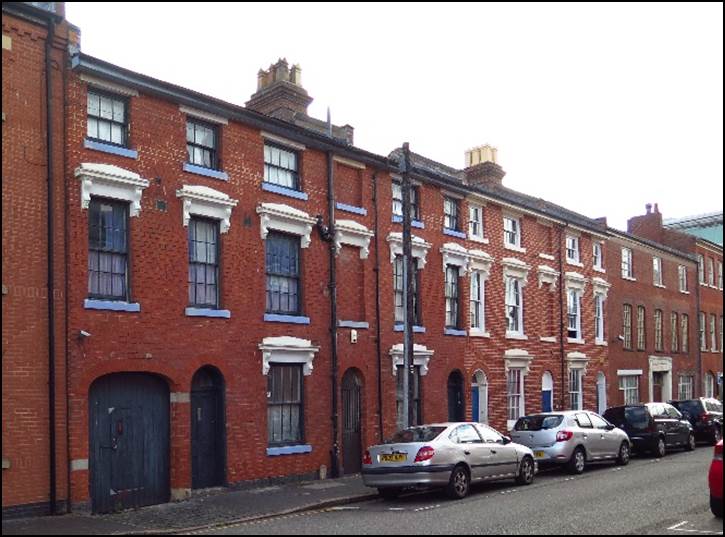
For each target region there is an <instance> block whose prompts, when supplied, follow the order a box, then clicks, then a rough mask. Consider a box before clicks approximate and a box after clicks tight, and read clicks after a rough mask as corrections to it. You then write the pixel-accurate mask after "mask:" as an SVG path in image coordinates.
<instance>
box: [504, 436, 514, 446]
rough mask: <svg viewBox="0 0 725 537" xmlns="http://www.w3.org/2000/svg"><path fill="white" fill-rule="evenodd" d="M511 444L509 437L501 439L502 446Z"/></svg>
mask: <svg viewBox="0 0 725 537" xmlns="http://www.w3.org/2000/svg"><path fill="white" fill-rule="evenodd" d="M511 442H513V440H511V437H510V436H504V437H503V445H504V446H507V445H509V444H510V443H511Z"/></svg>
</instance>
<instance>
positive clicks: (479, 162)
mask: <svg viewBox="0 0 725 537" xmlns="http://www.w3.org/2000/svg"><path fill="white" fill-rule="evenodd" d="M497 158H498V150H497V149H496V148H495V147H492V146H490V145H488V144H486V145H482V146H479V147H474V148H473V149H469V150H468V151H466V170H465V174H466V180H467V181H468V183H469V184H483V185H487V186H494V187H495V186H501V183H502V181H503V177H504V175H506V172H505V171H503V169H502V168H501V166H499V165H498V163H497V162H496V161H497Z"/></svg>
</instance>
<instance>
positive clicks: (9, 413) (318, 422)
mask: <svg viewBox="0 0 725 537" xmlns="http://www.w3.org/2000/svg"><path fill="white" fill-rule="evenodd" d="M34 4H38V5H34ZM62 6H63V5H62V3H43V4H42V5H40V3H12V2H11V3H4V4H3V516H19V515H27V514H32V513H41V512H60V511H62V510H64V509H70V508H71V507H72V508H79V509H91V510H92V511H93V512H98V513H101V512H109V511H115V510H119V509H123V508H128V507H136V506H142V505H149V504H154V503H162V502H167V501H170V500H179V499H183V498H186V497H188V496H189V495H190V494H191V491H192V490H193V489H201V488H207V487H212V486H220V485H232V484H238V483H241V482H245V481H254V480H276V479H283V480H289V479H300V478H313V477H324V476H326V475H333V476H336V475H339V474H341V473H355V472H358V471H359V469H360V461H361V453H362V450H363V449H364V447H365V446H366V445H368V444H371V443H376V442H379V441H380V440H381V439H383V438H385V437H388V436H389V435H391V434H392V433H393V432H394V431H395V430H396V429H397V428H398V427H399V426H401V425H402V423H401V420H400V416H401V408H400V407H401V403H402V377H403V371H402V369H403V326H404V325H403V321H404V315H403V298H402V297H403V290H402V289H403V287H402V286H403V277H402V252H403V236H402V220H403V209H402V207H403V194H402V185H401V176H400V174H399V167H400V160H401V158H402V153H401V150H399V149H396V150H394V151H393V152H392V153H391V154H390V155H387V156H381V155H375V154H372V153H370V152H367V151H365V150H363V149H360V148H357V147H355V146H354V129H353V128H352V127H351V126H350V125H344V126H335V125H328V124H327V123H326V122H323V121H320V120H317V119H315V118H312V117H310V116H309V115H308V114H307V107H308V106H309V104H310V102H311V101H312V98H311V97H310V96H309V95H308V93H307V91H306V90H305V89H304V88H303V87H302V84H301V70H300V68H299V66H295V65H293V66H290V65H289V64H288V63H287V62H286V61H285V60H280V61H278V62H277V63H275V64H274V65H272V66H270V68H269V69H266V70H262V71H260V73H259V74H258V88H257V92H256V93H255V94H254V95H253V96H252V97H251V99H250V100H249V101H248V102H247V103H246V106H238V105H234V104H230V103H227V102H223V101H220V100H218V99H215V98H212V97H209V96H205V95H202V94H200V93H197V92H194V91H192V90H189V89H186V88H182V87H179V86H176V85H173V84H169V83H167V82H164V81H160V80H157V79H154V78H151V77H148V76H145V75H141V74H138V73H135V72H133V71H130V70H127V69H124V68H121V67H118V66H115V65H111V64H109V63H107V62H105V61H103V60H100V59H97V58H93V57H90V56H88V55H85V54H83V53H82V52H80V49H79V39H78V35H79V34H78V31H77V29H75V28H73V27H72V26H70V25H68V23H67V22H66V21H65V20H64V18H63V16H62V13H63V7H62ZM49 30H50V31H52V32H54V34H55V38H54V39H53V40H51V41H48V40H47V38H46V37H45V36H46V35H48V31H49ZM46 43H49V45H47V46H46ZM44 53H46V54H47V53H50V54H51V61H49V62H48V66H49V69H50V72H51V75H52V76H53V86H52V91H49V92H47V93H46V92H44V91H41V89H42V88H43V87H44V86H43V84H44V80H45V79H44V73H45V72H46V71H45V65H46V62H45V56H44ZM39 88H40V89H39ZM48 96H50V99H48V98H47V97H48ZM46 103H51V104H52V106H49V107H47V106H46ZM46 111H47V113H46ZM48 118H50V119H51V121H48ZM48 125H50V128H47V126H48ZM49 135H50V136H49ZM49 141H50V144H49ZM49 148H52V149H53V151H50V150H49ZM29 159H30V160H29ZM29 161H30V162H34V163H35V164H34V165H33V166H29V165H28V162H29ZM497 161H498V157H497V153H496V150H495V149H494V148H492V147H490V146H481V147H476V148H473V149H471V150H469V151H467V152H466V153H465V165H464V167H463V168H462V169H456V168H451V167H449V166H446V165H443V164H441V163H437V162H434V161H431V160H429V159H427V158H425V157H424V156H422V155H417V154H413V155H412V162H411V164H412V166H411V170H410V176H411V178H412V182H413V185H414V186H413V189H412V194H411V218H412V220H413V224H412V228H413V233H412V234H413V237H412V253H413V257H414V258H415V263H414V266H415V300H414V303H415V312H414V327H413V332H414V353H413V368H412V369H413V371H412V373H413V374H412V378H413V387H414V390H413V394H414V397H413V410H414V412H413V417H412V421H413V422H416V423H422V422H432V421H443V420H464V419H473V420H477V421H482V422H487V423H490V424H491V425H492V426H494V427H497V428H499V429H500V430H505V429H509V428H511V427H512V426H513V424H514V423H515V421H516V419H517V418H518V417H519V416H521V415H524V414H526V413H530V412H538V411H541V410H556V409H570V408H571V409H581V408H587V409H594V410H597V409H598V410H603V409H604V408H606V407H607V404H608V403H611V402H613V401H616V402H618V401H619V397H620V395H621V394H622V392H623V391H624V390H625V389H628V386H629V384H627V382H629V381H627V382H625V383H624V388H622V386H623V384H622V382H621V379H622V377H625V376H632V375H619V372H620V370H641V373H640V374H639V375H634V376H637V377H638V380H637V388H638V390H639V391H638V393H637V398H638V400H643V401H644V400H651V399H653V398H658V397H662V398H663V399H665V398H667V397H668V396H670V395H672V394H674V390H675V388H674V387H672V388H671V387H670V386H674V385H675V384H677V385H678V386H680V388H681V389H687V388H686V386H688V382H689V383H690V385H691V390H692V393H693V394H697V393H699V390H700V383H699V379H700V378H701V375H699V373H697V371H698V368H701V367H702V361H701V360H700V355H699V353H695V352H694V349H695V347H697V346H696V345H695V344H694V343H695V341H696V339H695V338H696V335H695V329H696V328H695V327H696V326H697V325H696V324H695V323H696V319H695V317H697V314H696V312H697V311H698V307H697V304H696V302H695V297H696V295H698V293H695V292H692V291H690V292H689V294H688V293H684V292H680V290H679V288H678V282H679V280H678V279H677V278H676V271H677V270H679V267H680V266H684V267H685V269H686V271H687V277H688V278H690V285H692V286H694V285H695V282H694V277H695V274H694V273H695V270H696V269H695V266H696V261H695V258H694V257H692V254H694V253H695V252H694V251H693V252H690V251H687V252H685V253H682V250H681V249H678V248H677V247H674V246H672V245H669V243H668V242H666V241H664V240H659V239H657V238H651V237H650V238H647V239H642V238H637V237H635V235H637V233H636V232H634V231H632V230H630V232H631V233H626V234H625V233H622V232H618V231H616V230H612V229H610V228H607V226H606V224H605V223H604V222H602V221H599V220H593V219H590V218H587V217H585V216H582V215H580V214H578V213H576V212H574V211H571V210H568V209H565V208H563V207H560V206H558V205H555V204H553V203H550V202H547V201H545V200H542V199H539V198H534V197H531V196H527V195H525V194H522V193H519V192H516V191H514V190H512V189H510V188H508V187H507V186H505V185H504V183H503V178H504V175H505V172H504V170H503V169H502V168H501V166H500V165H499V164H498V162H497ZM48 162H51V163H53V165H52V166H48V165H47V163H48ZM51 169H52V171H53V173H52V174H49V170H51ZM47 185H51V192H52V194H53V195H52V196H49V195H48V192H49V190H48V186H47ZM49 223H52V225H49ZM49 230H50V233H52V236H53V237H55V240H53V241H50V243H51V244H52V245H54V248H48V243H49V241H48V240H47V237H48V233H49ZM662 244H668V246H663V245H662ZM624 248H629V249H630V250H631V251H632V256H633V257H632V259H630V263H631V264H633V266H634V267H635V270H636V271H637V272H636V278H640V276H639V271H640V270H642V275H641V281H640V282H639V283H638V284H639V285H641V287H631V284H633V283H634V282H632V281H631V279H632V278H630V279H627V278H622V277H620V274H621V270H622V269H621V267H622V261H621V260H620V258H619V256H620V254H621V251H622V250H623V249H624ZM713 256H714V257H713V262H715V258H716V257H717V256H716V255H715V254H713ZM654 259H659V265H657V264H656V262H655V261H654ZM717 260H719V263H720V265H719V267H720V275H721V274H722V269H721V267H722V264H721V263H722V255H721V250H720V256H719V257H717ZM640 266H641V267H642V268H641V269H640V268H639V267H640ZM647 267H649V268H647ZM655 267H657V268H656V269H655ZM653 270H656V271H659V272H658V273H659V279H658V276H656V275H655V274H652V271H653ZM647 271H649V272H647ZM645 273H646V274H645ZM678 274H679V273H678ZM48 275H50V280H51V281H50V283H51V285H49V282H48ZM633 278H634V277H633ZM719 281H720V282H721V281H722V277H721V276H720V280H719ZM648 282H657V284H649V283H648ZM715 287H717V285H714V286H712V287H711V288H710V289H709V290H711V291H713V292H715V291H716V289H715ZM31 288H32V289H35V290H36V291H37V292H34V293H30V294H29V293H28V292H25V291H24V290H28V289H31ZM650 294H652V295H653V298H652V299H651V300H650V299H649V298H645V297H647V296H649V295H650ZM655 295H656V296H655ZM630 296H631V297H632V298H627V297H630ZM49 297H51V298H54V300H50V301H49ZM615 297H616V300H613V298H615ZM620 297H625V298H626V299H627V300H628V301H629V302H631V305H632V306H633V307H634V308H635V310H634V311H635V314H634V315H636V311H637V310H636V308H637V307H638V306H639V305H640V302H638V301H637V300H635V299H641V301H642V302H643V304H644V305H645V308H646V309H645V323H647V325H648V326H651V327H652V328H650V332H649V333H647V335H646V336H644V337H645V339H646V341H645V346H644V348H643V349H642V352H639V353H634V352H632V353H628V352H625V351H624V350H622V349H621V346H622V345H621V343H620V341H619V336H620V329H619V326H620V325H621V324H622V321H621V320H620V313H619V312H620V311H621V304H619V302H620V301H621V300H625V298H620ZM719 297H720V309H719V310H717V308H715V306H714V305H713V306H712V307H711V310H712V311H710V309H708V310H707V314H708V315H712V314H714V315H715V316H717V315H718V311H719V315H720V318H719V319H720V321H719V322H720V326H722V284H721V283H720V288H719ZM713 302H714V299H713ZM660 304H661V305H660ZM50 311H53V312H54V315H51V316H49V315H48V312H50ZM658 311H659V313H658ZM675 314H676V315H677V316H678V320H677V326H678V327H679V326H680V325H681V324H680V323H681V320H682V318H683V315H687V316H688V319H689V323H690V326H691V328H690V329H689V331H690V335H689V336H688V337H686V338H685V339H686V341H687V342H688V344H689V346H688V350H687V351H685V350H684V349H683V347H682V344H683V342H682V340H680V343H678V346H677V350H673V349H674V348H675V344H674V342H673V341H672V340H671V337H670V336H668V335H667V334H669V333H670V332H669V330H670V327H671V326H674V321H672V322H673V324H672V325H671V324H670V322H671V320H672V319H673V318H674V315H675ZM632 319H633V317H632V316H630V323H631V322H632ZM655 319H657V320H655ZM708 319H709V317H708ZM657 323H659V324H657ZM716 323H717V317H716ZM655 326H657V327H659V328H657V330H655V328H654V327H655ZM720 331H721V332H722V328H720ZM676 332H677V333H679V332H678V331H676ZM50 333H52V334H53V335H54V338H51V337H49V334H50ZM721 337H722V336H721ZM708 341H709V340H708ZM713 341H714V340H713ZM708 348H711V349H712V348H714V346H709V347H708ZM717 348H718V351H719V352H721V351H722V343H721V342H720V343H718V347H717ZM627 350H628V349H627ZM711 354H713V353H711ZM614 356H616V359H613V358H612V357H614ZM714 356H715V355H714V354H713V357H714ZM720 356H721V355H720ZM665 362H667V363H665ZM720 364H721V357H720ZM707 370H708V371H710V370H712V371H713V373H716V372H717V371H721V367H720V369H717V367H716V366H712V367H711V366H707ZM685 378H689V380H683V379H685ZM49 379H50V382H49ZM705 383H706V382H705ZM49 385H50V387H51V388H50V389H49ZM683 387H684V388H683ZM679 393H689V392H683V391H680V392H679ZM627 396H628V397H630V399H631V400H634V398H635V395H633V394H632V393H631V391H630V392H627ZM50 431H52V434H50Z"/></svg>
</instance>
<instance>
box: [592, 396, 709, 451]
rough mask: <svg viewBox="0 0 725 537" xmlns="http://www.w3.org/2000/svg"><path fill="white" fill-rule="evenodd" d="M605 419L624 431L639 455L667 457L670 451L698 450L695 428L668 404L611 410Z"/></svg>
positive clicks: (605, 414) (623, 407) (607, 412)
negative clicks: (679, 449)
mask: <svg viewBox="0 0 725 537" xmlns="http://www.w3.org/2000/svg"><path fill="white" fill-rule="evenodd" d="M604 419H606V420H607V421H609V422H610V423H613V424H614V425H616V426H617V427H619V428H620V429H623V430H624V431H625V432H626V433H627V434H628V435H629V439H630V440H631V441H632V445H633V446H634V449H635V450H636V451H638V452H640V453H641V452H645V451H648V452H652V453H654V455H655V456H656V457H664V456H665V454H666V453H667V450H668V449H672V448H678V447H682V448H685V449H686V450H688V451H692V450H693V449H695V434H694V432H693V429H692V425H691V424H690V422H689V421H687V420H686V419H685V418H684V417H683V416H682V414H680V411H679V410H677V409H676V408H675V407H673V406H672V405H670V404H667V403H647V404H640V405H625V406H617V407H612V408H608V409H607V410H606V412H604Z"/></svg>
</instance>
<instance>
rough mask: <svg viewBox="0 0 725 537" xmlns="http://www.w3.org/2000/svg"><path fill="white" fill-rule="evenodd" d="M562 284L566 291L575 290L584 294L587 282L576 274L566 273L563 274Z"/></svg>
mask: <svg viewBox="0 0 725 537" xmlns="http://www.w3.org/2000/svg"><path fill="white" fill-rule="evenodd" d="M564 282H565V285H566V288H567V289H577V290H579V291H581V292H584V290H585V289H586V287H587V283H589V280H588V279H587V278H585V277H584V276H582V275H581V274H579V273H578V272H566V273H565V274H564Z"/></svg>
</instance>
